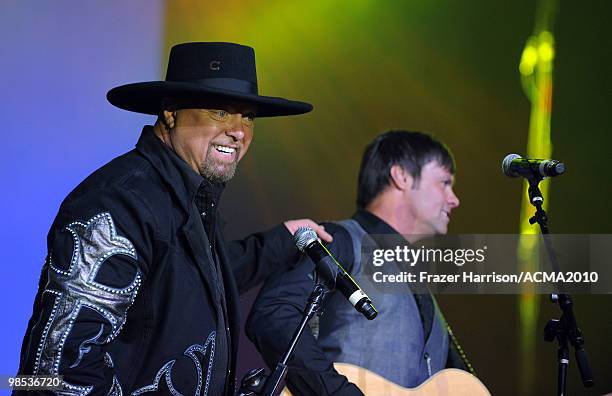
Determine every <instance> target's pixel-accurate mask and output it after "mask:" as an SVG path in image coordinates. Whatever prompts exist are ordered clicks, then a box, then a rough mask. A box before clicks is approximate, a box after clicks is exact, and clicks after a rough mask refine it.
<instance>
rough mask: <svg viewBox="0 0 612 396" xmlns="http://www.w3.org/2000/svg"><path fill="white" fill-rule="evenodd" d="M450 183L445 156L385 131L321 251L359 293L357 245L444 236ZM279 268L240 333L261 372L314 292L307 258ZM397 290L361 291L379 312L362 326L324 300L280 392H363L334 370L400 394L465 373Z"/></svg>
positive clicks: (452, 204)
mask: <svg viewBox="0 0 612 396" xmlns="http://www.w3.org/2000/svg"><path fill="white" fill-rule="evenodd" d="M454 173H455V163H454V159H453V157H452V154H451V153H450V151H449V150H448V148H447V147H446V146H445V145H444V144H443V143H441V142H439V141H437V140H436V139H434V138H433V137H431V136H430V135H427V134H424V133H420V132H408V131H389V132H386V133H383V134H381V135H379V136H377V137H376V138H375V139H374V140H373V141H372V142H371V143H370V145H369V146H368V147H367V148H366V150H365V153H364V156H363V159H362V162H361V168H360V172H359V181H358V191H357V207H358V209H357V212H356V213H355V214H354V215H353V216H352V217H351V218H350V219H347V220H343V221H340V222H334V223H328V224H326V230H327V231H329V232H330V233H331V234H332V235H333V237H334V241H333V243H331V244H330V245H328V249H329V250H330V251H331V253H332V254H333V255H334V256H335V257H336V258H337V259H338V261H339V262H340V263H341V264H342V265H343V266H344V268H345V269H346V270H347V271H348V272H350V273H351V275H352V276H353V277H354V278H355V280H356V281H357V283H359V282H360V278H361V279H363V278H364V277H366V276H368V275H367V274H366V272H365V269H366V268H365V267H366V266H367V265H368V264H366V263H363V264H362V263H360V256H361V253H360V252H361V244H362V241H363V240H364V238H365V237H368V236H372V235H394V236H396V237H397V236H398V235H401V236H403V237H404V238H406V240H407V241H408V243H414V242H416V240H418V239H419V238H422V237H427V236H433V235H437V234H445V233H446V232H447V227H448V223H449V220H450V215H451V211H452V210H453V209H455V208H456V207H457V206H459V199H458V198H457V196H456V195H455V193H454V191H453V183H454ZM380 247H381V248H388V247H386V246H380ZM287 268H288V269H287V270H285V271H284V272H279V273H277V274H275V275H273V276H272V277H271V278H269V279H268V280H267V281H266V283H265V284H264V286H263V288H262V289H261V292H260V294H259V296H258V298H257V300H256V302H255V304H254V306H253V309H252V312H251V315H250V317H249V319H248V322H247V328H246V330H247V335H248V336H249V338H250V339H251V340H252V341H253V342H254V343H255V345H256V346H257V348H258V349H259V351H260V352H261V354H262V355H263V357H264V359H265V360H266V362H267V364H268V365H269V366H271V367H274V365H275V363H276V361H277V360H278V359H279V357H280V356H281V355H282V354H283V352H284V351H285V350H286V348H287V345H288V343H289V340H290V339H291V336H292V334H293V332H294V330H295V328H296V327H297V324H298V323H299V321H300V319H301V316H302V315H301V311H302V309H303V307H304V305H305V303H306V299H307V298H308V296H309V294H310V292H311V290H312V288H313V285H314V283H313V282H314V281H313V275H312V273H313V268H314V265H313V263H312V261H311V260H310V259H308V258H307V257H303V258H302V259H301V260H300V262H299V263H297V265H296V266H294V267H291V268H290V267H287ZM402 286H405V290H402V292H400V293H378V295H376V296H374V295H372V292H374V293H377V291H374V290H367V292H368V293H369V294H370V296H371V297H372V301H374V304H375V306H376V307H377V308H378V311H379V315H378V317H377V318H376V319H375V320H373V321H367V320H364V319H363V318H362V317H361V316H360V314H359V313H357V312H356V311H355V310H354V309H353V307H351V306H350V304H347V302H346V301H344V299H343V298H342V297H341V296H339V293H331V294H330V295H328V296H327V298H326V301H325V304H324V306H323V315H322V316H321V317H320V318H315V320H313V321H316V320H317V319H318V323H317V324H316V325H315V326H311V328H309V329H306V332H305V333H304V335H303V336H302V338H301V340H300V342H299V343H298V345H297V348H296V350H295V354H294V356H293V358H292V359H291V360H290V361H289V371H288V374H287V385H288V387H289V390H290V391H291V392H292V393H293V394H294V395H360V394H362V392H366V390H365V389H361V390H360V388H359V387H358V386H357V385H356V383H357V382H358V379H355V378H349V379H347V377H345V376H343V375H341V374H340V373H339V372H338V371H341V370H338V371H337V370H336V369H337V368H338V367H339V365H338V363H348V364H350V365H352V366H349V367H353V366H357V367H360V368H365V369H367V370H369V371H371V372H374V373H376V374H378V375H380V376H382V377H384V379H386V380H387V381H390V382H392V383H394V384H397V385H400V387H407V388H412V387H416V386H419V385H420V384H422V383H423V382H425V381H426V380H427V379H428V378H430V377H431V376H432V375H434V374H435V373H436V372H438V371H440V370H442V369H444V368H449V367H455V368H460V369H463V370H466V371H472V370H471V366H470V365H469V363H468V361H467V359H466V358H465V354H464V353H463V351H462V350H461V348H460V347H459V345H458V343H457V341H456V339H455V337H454V336H453V334H452V332H451V331H450V327H448V325H447V324H446V321H445V320H444V318H443V316H442V314H441V312H440V310H439V308H438V306H437V304H436V302H435V300H434V298H433V296H432V295H431V294H430V293H426V294H416V293H413V292H412V291H411V290H410V287H409V286H407V285H402ZM375 297H376V298H375ZM334 363H336V366H334ZM343 372H344V373H345V374H347V375H349V374H348V372H347V371H343ZM376 393H377V394H380V392H376Z"/></svg>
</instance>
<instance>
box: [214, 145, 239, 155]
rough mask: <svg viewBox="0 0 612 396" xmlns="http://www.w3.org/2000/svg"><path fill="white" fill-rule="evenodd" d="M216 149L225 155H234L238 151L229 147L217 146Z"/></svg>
mask: <svg viewBox="0 0 612 396" xmlns="http://www.w3.org/2000/svg"><path fill="white" fill-rule="evenodd" d="M215 148H216V149H217V151H220V152H222V153H225V154H232V153H233V152H234V151H236V149H235V148H232V147H227V146H215Z"/></svg>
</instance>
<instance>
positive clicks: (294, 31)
mask: <svg viewBox="0 0 612 396" xmlns="http://www.w3.org/2000/svg"><path fill="white" fill-rule="evenodd" d="M610 11H612V5H611V4H610V3H609V2H607V1H605V0H600V1H589V2H582V3H576V2H562V3H561V4H559V5H558V11H557V12H556V18H555V23H554V26H553V33H554V38H555V58H554V72H553V81H554V88H553V101H552V103H553V107H552V120H551V138H552V143H553V147H552V149H553V151H552V152H553V154H552V156H553V158H557V159H561V160H563V161H564V162H565V163H566V164H567V167H568V171H567V174H566V175H564V176H563V177H561V178H558V179H557V180H554V181H553V183H552V184H551V187H550V198H549V199H550V206H549V214H550V217H551V222H550V226H551V229H552V230H553V231H554V232H556V233H612V224H611V221H610V219H611V217H612V216H611V215H612V210H611V209H612V203H611V202H612V200H611V199H610V196H611V194H612V183H611V181H612V178H611V177H610V174H609V171H608V164H609V160H610V154H609V147H608V146H609V145H610V143H612V138H611V137H610V136H611V135H610V132H611V130H610V125H611V123H610V111H609V104H610V103H611V99H612V94H611V92H612V84H611V79H610V63H611V61H612V53H611V48H612V45H611V44H612V43H611V40H610V37H612V27H611V26H610V24H609V22H608V16H609V15H610ZM535 14H536V2H533V1H528V0H519V1H513V2H491V1H485V0H478V1H477V0H473V1H469V2H457V1H452V0H436V1H427V2H425V1H417V0H410V1H374V0H358V1H327V0H309V1H272V0H268V1H264V0H241V1H237V0H226V1H223V2H218V1H199V0H193V1H186V0H181V1H170V0H169V1H166V2H164V1H161V0H160V1H150V0H139V1H129V2H124V1H101V0H99V1H88V2H79V1H68V0H62V1H54V2H37V1H18V0H4V1H2V3H0V22H1V23H0V34H1V37H2V38H3V44H2V46H0V92H1V93H2V95H3V97H4V99H3V103H2V105H1V106H0V120H1V121H0V125H2V134H1V136H2V141H3V142H4V144H5V146H4V150H3V152H4V155H3V156H2V159H1V160H0V161H2V162H1V166H0V172H1V173H0V174H1V179H0V180H2V182H3V185H4V187H3V188H2V195H1V205H0V208H1V210H2V224H3V226H2V228H1V229H0V233H1V238H0V241H1V249H0V252H1V253H0V255H1V256H0V263H1V264H0V271H1V273H0V276H1V282H2V283H1V286H0V290H1V294H0V298H1V300H0V301H2V311H3V314H4V320H3V322H2V325H1V326H0V340H1V342H0V348H1V349H0V356H1V358H0V374H12V373H14V372H15V371H16V370H17V366H18V360H19V350H20V347H21V341H22V336H23V333H24V331H25V328H26V323H27V320H28V318H29V316H30V314H31V309H32V302H33V297H34V294H35V291H36V286H37V280H38V277H39V273H40V268H41V265H42V262H43V259H44V256H45V254H46V233H47V230H48V228H49V226H50V224H51V222H52V220H53V218H54V216H55V214H56V211H57V209H58V207H59V205H60V203H61V201H62V199H63V198H64V196H65V195H66V194H67V193H68V192H69V191H70V190H71V189H72V188H73V187H74V186H75V185H76V184H78V182H79V181H80V180H82V179H83V178H84V177H85V176H87V175H88V174H89V173H91V172H92V171H93V170H94V169H96V168H98V167H99V166H101V165H102V164H104V163H106V162H108V161H109V160H110V159H111V158H113V157H115V156H117V155H119V154H121V153H123V152H125V151H127V150H130V149H131V148H132V147H133V145H134V144H135V142H136V139H137V137H138V135H139V132H140V129H141V126H142V125H143V124H146V123H152V122H153V121H154V118H153V117H150V116H142V115H138V114H131V113H128V112H125V111H121V110H118V109H116V108H113V107H112V106H111V105H110V104H108V103H107V102H106V100H105V94H106V91H107V90H108V89H109V88H111V87H113V86H116V85H119V84H122V83H128V82H136V81H146V80H156V79H163V76H164V73H165V63H166V59H167V54H168V51H169V48H170V46H171V45H173V44H175V43H178V42H183V41H234V42H239V43H243V44H247V45H251V46H253V47H255V49H256V55H257V67H258V75H259V83H260V92H262V93H263V94H266V93H273V94H275V95H280V96H286V97H293V98H301V99H303V100H306V101H309V102H312V103H313V104H314V106H315V111H314V112H312V113H311V114H308V115H304V116H299V117H290V118H278V119H262V120H257V123H256V132H255V140H254V144H253V145H252V146H251V151H250V152H249V155H248V156H247V157H245V159H244V161H243V162H242V163H241V165H240V167H239V172H238V176H237V177H236V178H235V180H234V181H233V182H232V183H231V185H230V186H229V187H228V189H227V190H226V192H225V193H224V198H223V199H224V202H223V206H222V210H223V212H224V215H225V218H226V220H227V222H228V229H227V233H228V234H229V235H230V236H231V237H240V236H244V235H246V234H248V233H250V232H253V231H257V230H261V229H265V228H267V227H270V226H273V225H274V224H276V223H278V222H280V221H282V220H284V219H288V218H296V217H304V216H308V217H312V218H315V219H319V220H323V219H339V218H344V217H347V216H350V215H351V213H352V211H353V210H354V200H355V185H356V178H357V170H358V164H359V161H360V156H361V153H362V150H363V147H364V146H365V144H366V143H367V142H368V141H370V140H371V139H372V138H373V136H375V135H376V134H378V133H379V132H382V131H384V130H387V129H390V128H404V129H414V130H425V131H429V132H432V133H434V134H435V135H437V136H438V137H440V138H441V139H442V140H444V141H445V142H446V143H447V144H448V145H449V146H450V147H451V148H452V149H453V151H454V153H455V156H456V160H457V164H458V173H457V187H456V191H457V194H458V195H459V197H460V199H461V206H460V208H459V209H457V210H456V211H455V212H454V213H453V219H452V222H451V232H454V233H516V232H518V230H519V215H520V202H521V198H522V184H521V182H519V181H518V180H511V179H508V178H506V177H504V176H502V174H501V172H500V163H501V159H502V158H503V157H504V156H505V155H506V154H507V153H510V152H516V153H525V152H526V145H527V133H528V130H529V117H530V106H531V104H530V102H529V101H528V99H527V98H526V96H525V93H524V91H523V89H522V88H521V80H520V74H519V71H518V64H519V60H520V57H521V53H522V50H523V47H524V45H525V41H526V39H527V38H528V37H529V36H530V35H531V34H532V32H533V31H534V21H535ZM230 209H231V210H230ZM254 293H255V292H253V293H251V294H250V295H247V296H246V297H245V301H244V309H245V312H244V313H243V316H246V313H247V312H248V311H247V310H248V307H249V304H250V302H251V300H252V298H253V297H254V295H255V294H254ZM574 297H575V303H576V312H577V314H578V319H579V321H580V324H581V326H582V328H583V330H584V333H585V337H586V339H587V344H586V347H587V351H588V352H589V356H590V358H591V362H592V365H593V367H594V371H595V375H596V379H597V381H598V383H597V387H596V388H595V389H594V390H591V391H586V390H583V389H582V388H581V385H580V381H579V376H578V373H577V370H576V366H575V364H574V363H573V362H572V364H571V365H570V375H569V383H568V387H569V390H570V392H568V393H570V394H585V395H586V394H593V395H595V394H602V393H606V392H611V391H612V379H611V377H610V376H609V373H610V372H611V370H612V363H611V362H612V358H611V356H612V346H611V344H610V341H609V339H610V336H612V316H611V315H610V314H609V312H610V310H611V309H612V298H611V297H610V296H606V295H600V296H574ZM439 300H440V303H441V305H442V307H443V309H444V311H445V313H446V317H447V319H448V320H449V321H450V322H451V323H452V324H453V326H454V329H455V333H456V335H457V336H458V337H459V339H460V340H461V342H462V344H463V346H464V348H465V350H466V351H467V352H468V355H469V356H470V357H471V360H472V363H473V365H474V367H475V368H476V370H477V373H478V375H479V377H480V378H481V379H482V380H483V382H484V383H485V384H487V386H488V387H489V388H490V389H491V391H492V393H493V394H494V395H514V394H519V393H522V394H532V395H539V394H552V392H554V386H555V376H556V363H555V356H556V348H555V346H553V344H548V343H545V342H543V340H542V329H543V326H544V324H545V323H546V321H547V320H548V319H549V318H553V317H558V315H559V313H558V310H557V308H556V307H555V306H554V305H552V304H550V303H549V302H548V301H546V299H541V301H540V302H539V303H538V305H537V306H536V307H535V308H534V309H533V310H532V311H533V315H534V316H533V320H534V324H533V326H534V328H535V332H533V333H531V334H527V335H525V334H524V332H522V331H521V330H522V329H524V327H522V326H524V325H525V324H524V321H523V322H522V321H520V320H519V317H520V315H519V312H520V310H519V306H520V305H519V304H520V302H519V297H518V296H483V295H480V296H441V297H440V299H439ZM525 345H527V346H529V349H528V350H527V351H525ZM525 353H527V354H528V355H527V356H528V357H529V358H528V359H525V356H526V355H525ZM240 358H241V362H240V367H241V371H242V372H244V371H246V369H248V368H251V367H255V366H256V365H261V364H262V363H261V360H260V359H259V357H258V355H257V352H256V351H255V349H254V348H253V347H252V345H250V343H249V342H248V341H247V340H246V338H243V339H242V340H241V356H240ZM529 373H535V375H531V376H530V375H529Z"/></svg>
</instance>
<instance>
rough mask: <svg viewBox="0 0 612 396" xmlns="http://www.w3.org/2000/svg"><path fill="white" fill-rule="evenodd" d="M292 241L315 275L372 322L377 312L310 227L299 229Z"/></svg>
mask: <svg viewBox="0 0 612 396" xmlns="http://www.w3.org/2000/svg"><path fill="white" fill-rule="evenodd" d="M293 240H294V241H295V244H296V246H297V248H298V249H299V250H300V251H301V252H304V253H306V254H307V255H308V257H310V259H311V260H312V261H313V262H314V263H315V267H316V270H317V273H318V274H319V275H320V276H322V277H323V278H324V280H325V281H326V283H329V284H331V285H334V284H335V286H336V289H338V290H340V292H341V293H342V295H344V297H346V299H347V300H348V301H349V302H350V303H351V305H352V306H353V307H355V309H356V310H357V311H358V312H360V313H361V314H362V315H363V316H365V317H366V318H367V319H368V320H372V319H374V318H375V317H376V315H378V311H377V310H376V308H374V306H373V305H372V301H371V300H370V298H369V297H368V295H367V294H365V292H364V291H363V290H361V288H360V287H359V285H357V283H356V282H355V281H354V280H353V278H351V276H350V275H349V274H348V273H347V272H346V271H345V270H344V268H342V266H341V265H340V264H339V263H338V262H337V261H336V259H335V258H334V256H332V255H331V253H330V252H329V250H327V248H325V246H323V245H322V244H321V242H320V241H319V238H318V237H317V234H316V233H315V232H314V231H313V230H312V228H310V227H300V228H298V230H297V231H296V232H295V235H294V236H293Z"/></svg>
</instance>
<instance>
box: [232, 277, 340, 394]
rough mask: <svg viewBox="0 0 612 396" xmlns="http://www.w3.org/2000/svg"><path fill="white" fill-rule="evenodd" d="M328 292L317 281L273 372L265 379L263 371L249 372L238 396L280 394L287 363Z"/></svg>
mask: <svg viewBox="0 0 612 396" xmlns="http://www.w3.org/2000/svg"><path fill="white" fill-rule="evenodd" d="M328 291H329V287H328V286H327V285H325V284H324V283H323V282H320V281H318V279H317V280H316V284H315V286H314V289H313V290H312V293H310V296H309V297H308V301H307V303H306V306H305V307H304V310H303V311H302V320H301V322H300V324H299V325H298V327H297V329H296V330H295V332H294V333H293V336H292V337H291V342H290V343H289V347H287V350H286V351H285V354H284V355H283V357H282V359H281V360H280V361H279V362H278V363H277V364H276V368H275V369H274V371H273V372H272V373H271V374H270V375H268V376H267V377H265V374H264V370H263V369H255V370H251V371H250V372H249V373H248V374H247V375H246V377H245V378H244V379H243V382H242V386H241V389H240V390H239V395H240V396H255V395H261V396H277V395H278V394H280V392H281V390H282V388H280V385H281V383H282V382H283V380H284V379H285V376H286V375H287V368H288V366H287V362H288V361H289V359H290V358H291V355H292V354H293V351H294V350H295V347H296V346H297V343H298V341H299V340H300V338H301V337H302V334H303V333H304V329H305V328H306V325H307V324H308V322H309V321H310V319H312V318H313V317H314V316H315V314H316V313H317V312H319V311H320V309H321V305H322V303H323V298H324V297H325V294H326V293H327V292H328ZM264 377H265V379H264Z"/></svg>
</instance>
